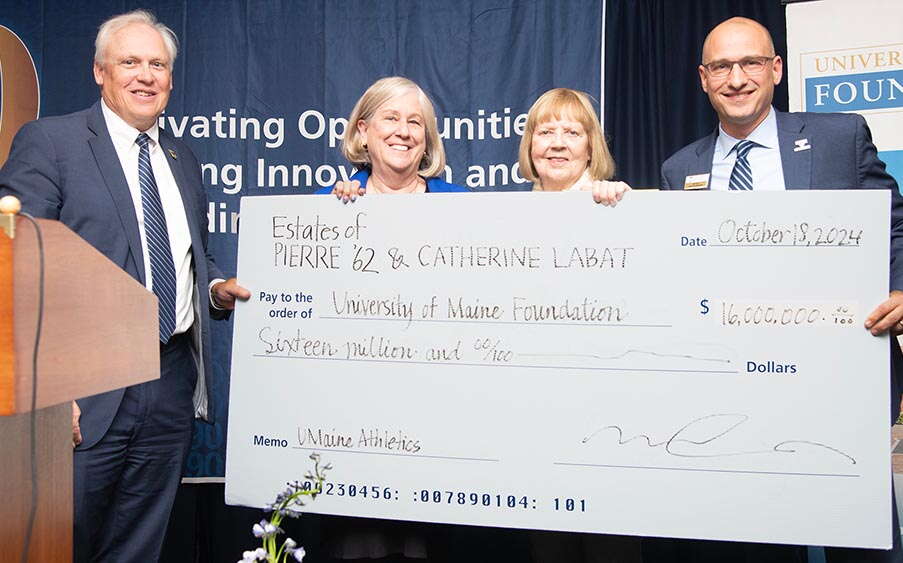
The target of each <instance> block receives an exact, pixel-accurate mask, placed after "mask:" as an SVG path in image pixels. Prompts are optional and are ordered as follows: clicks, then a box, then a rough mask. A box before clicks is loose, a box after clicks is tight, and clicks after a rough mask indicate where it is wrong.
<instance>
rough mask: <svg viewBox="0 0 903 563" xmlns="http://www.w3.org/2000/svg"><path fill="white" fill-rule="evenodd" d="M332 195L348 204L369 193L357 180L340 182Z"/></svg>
mask: <svg viewBox="0 0 903 563" xmlns="http://www.w3.org/2000/svg"><path fill="white" fill-rule="evenodd" d="M332 193H333V194H334V195H335V196H336V197H337V198H339V199H340V200H342V203H348V202H349V201H354V200H356V199H357V196H359V195H361V196H362V195H364V194H365V193H367V190H366V188H365V187H364V186H362V185H361V183H360V182H359V181H357V180H339V181H338V182H336V184H335V187H334V188H333V189H332Z"/></svg>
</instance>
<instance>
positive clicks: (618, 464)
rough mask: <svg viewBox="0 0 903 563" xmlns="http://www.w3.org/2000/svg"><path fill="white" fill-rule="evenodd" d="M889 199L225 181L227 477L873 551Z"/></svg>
mask: <svg viewBox="0 0 903 563" xmlns="http://www.w3.org/2000/svg"><path fill="white" fill-rule="evenodd" d="M888 209H889V194H887V193H882V192H865V191H857V192H844V191H834V192H814V191H812V192H783V193H758V192H756V193H717V192H716V193H695V194H684V193H642V192H633V193H631V194H630V195H628V196H627V198H625V201H623V202H622V203H621V204H620V205H618V207H617V208H615V209H610V208H605V207H602V206H598V205H594V204H592V203H591V201H590V198H589V196H588V195H587V194H585V193H570V194H548V193H535V194H534V193H513V194H512V193H509V194H464V195H462V194H430V195H425V196H407V197H406V196H380V197H377V196H367V197H364V198H362V199H361V200H359V201H358V202H357V203H354V204H349V205H342V204H340V203H338V202H337V201H336V200H335V198H334V197H332V196H289V197H254V198H245V199H243V201H242V210H241V213H242V221H241V231H240V238H239V256H238V267H239V279H241V280H242V283H243V285H245V286H247V287H248V288H249V289H251V291H252V293H253V294H254V296H253V298H252V299H251V300H250V301H249V302H247V303H243V304H239V307H238V310H237V311H236V318H235V332H234V343H233V352H232V383H231V403H230V412H229V433H228V448H227V464H226V498H227V502H229V503H232V504H243V505H252V506H263V505H264V504H266V503H268V502H271V501H272V500H273V498H274V497H275V495H276V493H277V492H278V491H280V490H281V489H283V488H284V485H285V483H286V482H289V481H294V480H298V479H302V480H303V478H302V476H303V475H304V474H305V472H306V471H307V470H308V469H309V468H310V467H311V466H312V462H311V461H310V460H309V459H308V456H309V455H310V453H311V452H320V453H321V454H322V457H323V460H324V462H326V461H329V462H331V463H333V465H334V466H335V469H334V470H333V471H332V472H331V473H330V474H329V475H328V477H329V481H328V482H327V483H326V486H325V491H324V494H323V495H322V496H321V497H320V498H318V499H317V500H316V501H315V502H314V503H312V504H311V505H310V509H311V510H312V511H313V512H321V513H326V514H345V515H355V516H370V517H379V518H391V519H402V520H420V521H429V522H452V523H464V524H479V525H490V526H504V527H518V528H539V529H554V530H576V531H587V532H590V531H592V532H607V533H617V534H640V535H652V536H672V537H695V538H714V539H733V540H746V541H757V542H776V543H801V544H811V545H843V546H866V547H888V546H889V545H890V537H891V536H890V528H891V520H890V471H889V451H888V449H889V448H888V443H889V436H888V433H889V429H888V424H887V409H888V402H889V398H888V392H889V391H888V370H889V366H888V342H887V339H886V338H875V337H873V336H871V335H870V334H869V333H868V332H867V331H866V330H865V329H864V328H863V326H862V325H863V321H864V318H865V316H866V315H867V314H868V313H869V312H870V311H871V309H872V308H873V307H874V306H875V305H876V304H878V303H879V302H881V301H883V299H885V298H886V296H887V279H888V264H887V256H888V231H889V227H888V215H889V213H888Z"/></svg>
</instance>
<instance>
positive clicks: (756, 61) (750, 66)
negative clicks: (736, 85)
mask: <svg viewBox="0 0 903 563" xmlns="http://www.w3.org/2000/svg"><path fill="white" fill-rule="evenodd" d="M773 60H774V57H745V58H743V59H740V60H739V61H712V62H710V63H705V64H704V65H702V66H704V67H705V69H706V71H708V73H709V75H711V76H713V77H715V78H723V77H725V76H727V75H728V74H730V73H731V71H732V70H734V65H740V68H741V69H742V70H743V72H745V73H746V74H759V73H760V72H762V71H763V70H765V67H766V66H768V63H769V62H771V61H773Z"/></svg>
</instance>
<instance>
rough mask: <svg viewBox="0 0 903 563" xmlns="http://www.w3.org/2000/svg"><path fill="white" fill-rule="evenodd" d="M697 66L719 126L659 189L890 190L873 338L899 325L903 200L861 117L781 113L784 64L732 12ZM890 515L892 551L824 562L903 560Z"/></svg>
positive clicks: (893, 411)
mask: <svg viewBox="0 0 903 563" xmlns="http://www.w3.org/2000/svg"><path fill="white" fill-rule="evenodd" d="M698 71H699V80H700V82H701V84H702V89H703V91H704V92H705V93H706V94H708V96H709V101H710V102H711V104H712V107H713V108H714V109H715V112H716V113H717V114H718V120H719V126H718V128H717V129H716V130H715V131H714V132H712V133H711V134H710V135H708V136H706V137H703V138H702V139H699V140H698V141H696V142H694V143H691V144H690V145H688V146H686V147H684V148H682V149H681V150H679V151H678V152H677V153H675V154H674V155H673V156H671V158H669V159H668V160H666V161H665V163H664V164H663V165H662V189H665V190H700V189H710V190H785V189H810V188H812V189H888V190H891V210H890V212H891V234H890V235H891V257H890V295H889V297H888V299H887V300H886V301H884V302H883V303H881V304H879V305H878V306H877V308H876V309H875V310H874V311H872V312H871V314H870V315H869V316H868V318H867V319H866V321H865V327H866V328H867V329H868V330H870V331H871V332H872V334H874V335H876V336H877V335H881V334H885V333H888V332H890V333H891V335H894V336H895V335H897V334H900V332H903V197H901V196H900V191H899V189H898V187H897V183H896V182H895V181H894V179H893V178H892V177H891V176H890V175H889V174H888V173H887V172H886V171H885V166H884V163H883V162H881V160H880V159H879V158H878V154H877V150H876V149H875V145H874V144H873V143H872V138H871V133H870V132H869V129H868V126H867V125H866V123H865V120H864V119H863V118H862V116H860V115H857V114H818V113H784V112H779V111H776V110H775V109H774V108H773V107H772V106H771V102H772V98H773V97H774V87H775V86H776V85H777V84H778V83H780V81H781V77H782V73H783V61H782V60H781V57H780V56H777V55H776V54H775V51H774V43H773V42H772V39H771V35H770V34H769V33H768V30H767V29H765V28H764V27H763V26H762V25H761V24H759V23H758V22H755V21H753V20H750V19H746V18H731V19H729V20H727V21H724V22H722V23H721V24H719V25H718V26H716V27H715V28H714V29H713V30H712V31H711V32H710V33H709V35H708V37H706V40H705V43H704V44H703V48H702V64H700V65H699V68H698ZM889 340H890V348H891V350H890V354H891V371H892V373H891V390H892V393H891V405H890V416H891V418H890V420H891V423H893V421H894V420H896V418H897V415H898V414H899V407H900V384H899V380H898V378H899V377H900V375H901V374H903V369H901V368H903V356H901V353H900V346H899V345H898V343H897V339H896V338H890V339H889ZM863 376H864V377H865V376H866V375H865V374H864V375H863ZM888 470H890V468H888ZM888 508H890V507H888ZM893 512H894V518H893V536H894V546H893V549H892V550H890V551H879V550H865V549H861V550H856V549H828V550H826V555H827V558H828V561H829V562H836V561H851V562H852V561H901V560H903V555H901V549H900V538H899V530H898V528H899V526H898V524H897V518H896V509H895V507H894V508H893ZM732 545H733V546H736V545H737V544H720V545H716V544H710V545H709V548H710V549H708V550H705V551H707V552H709V553H711V552H712V551H715V550H725V549H730V546H732ZM748 547H749V546H748ZM753 549H758V547H756V548H753ZM762 549H766V548H765V546H762ZM749 552H750V551H749V549H747V550H746V554H747V555H748V554H749ZM766 557H768V558H769V559H771V560H774V557H772V556H766ZM790 558H791V560H794V555H793V554H790ZM785 560H786V559H785Z"/></svg>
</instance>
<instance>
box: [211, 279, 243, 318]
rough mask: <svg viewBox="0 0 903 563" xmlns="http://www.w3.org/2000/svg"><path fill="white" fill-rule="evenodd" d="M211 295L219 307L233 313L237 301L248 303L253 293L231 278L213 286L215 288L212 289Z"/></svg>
mask: <svg viewBox="0 0 903 563" xmlns="http://www.w3.org/2000/svg"><path fill="white" fill-rule="evenodd" d="M210 295H211V297H213V302H214V303H216V305H217V307H220V308H221V309H228V310H230V311H231V310H232V309H234V308H235V300H236V299H241V300H242V301H247V300H248V299H249V298H250V297H251V292H250V291H248V290H247V289H245V288H243V287H242V286H240V285H238V282H237V281H236V280H235V278H229V279H227V280H226V281H221V282H219V283H216V284H213V287H211V288H210Z"/></svg>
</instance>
